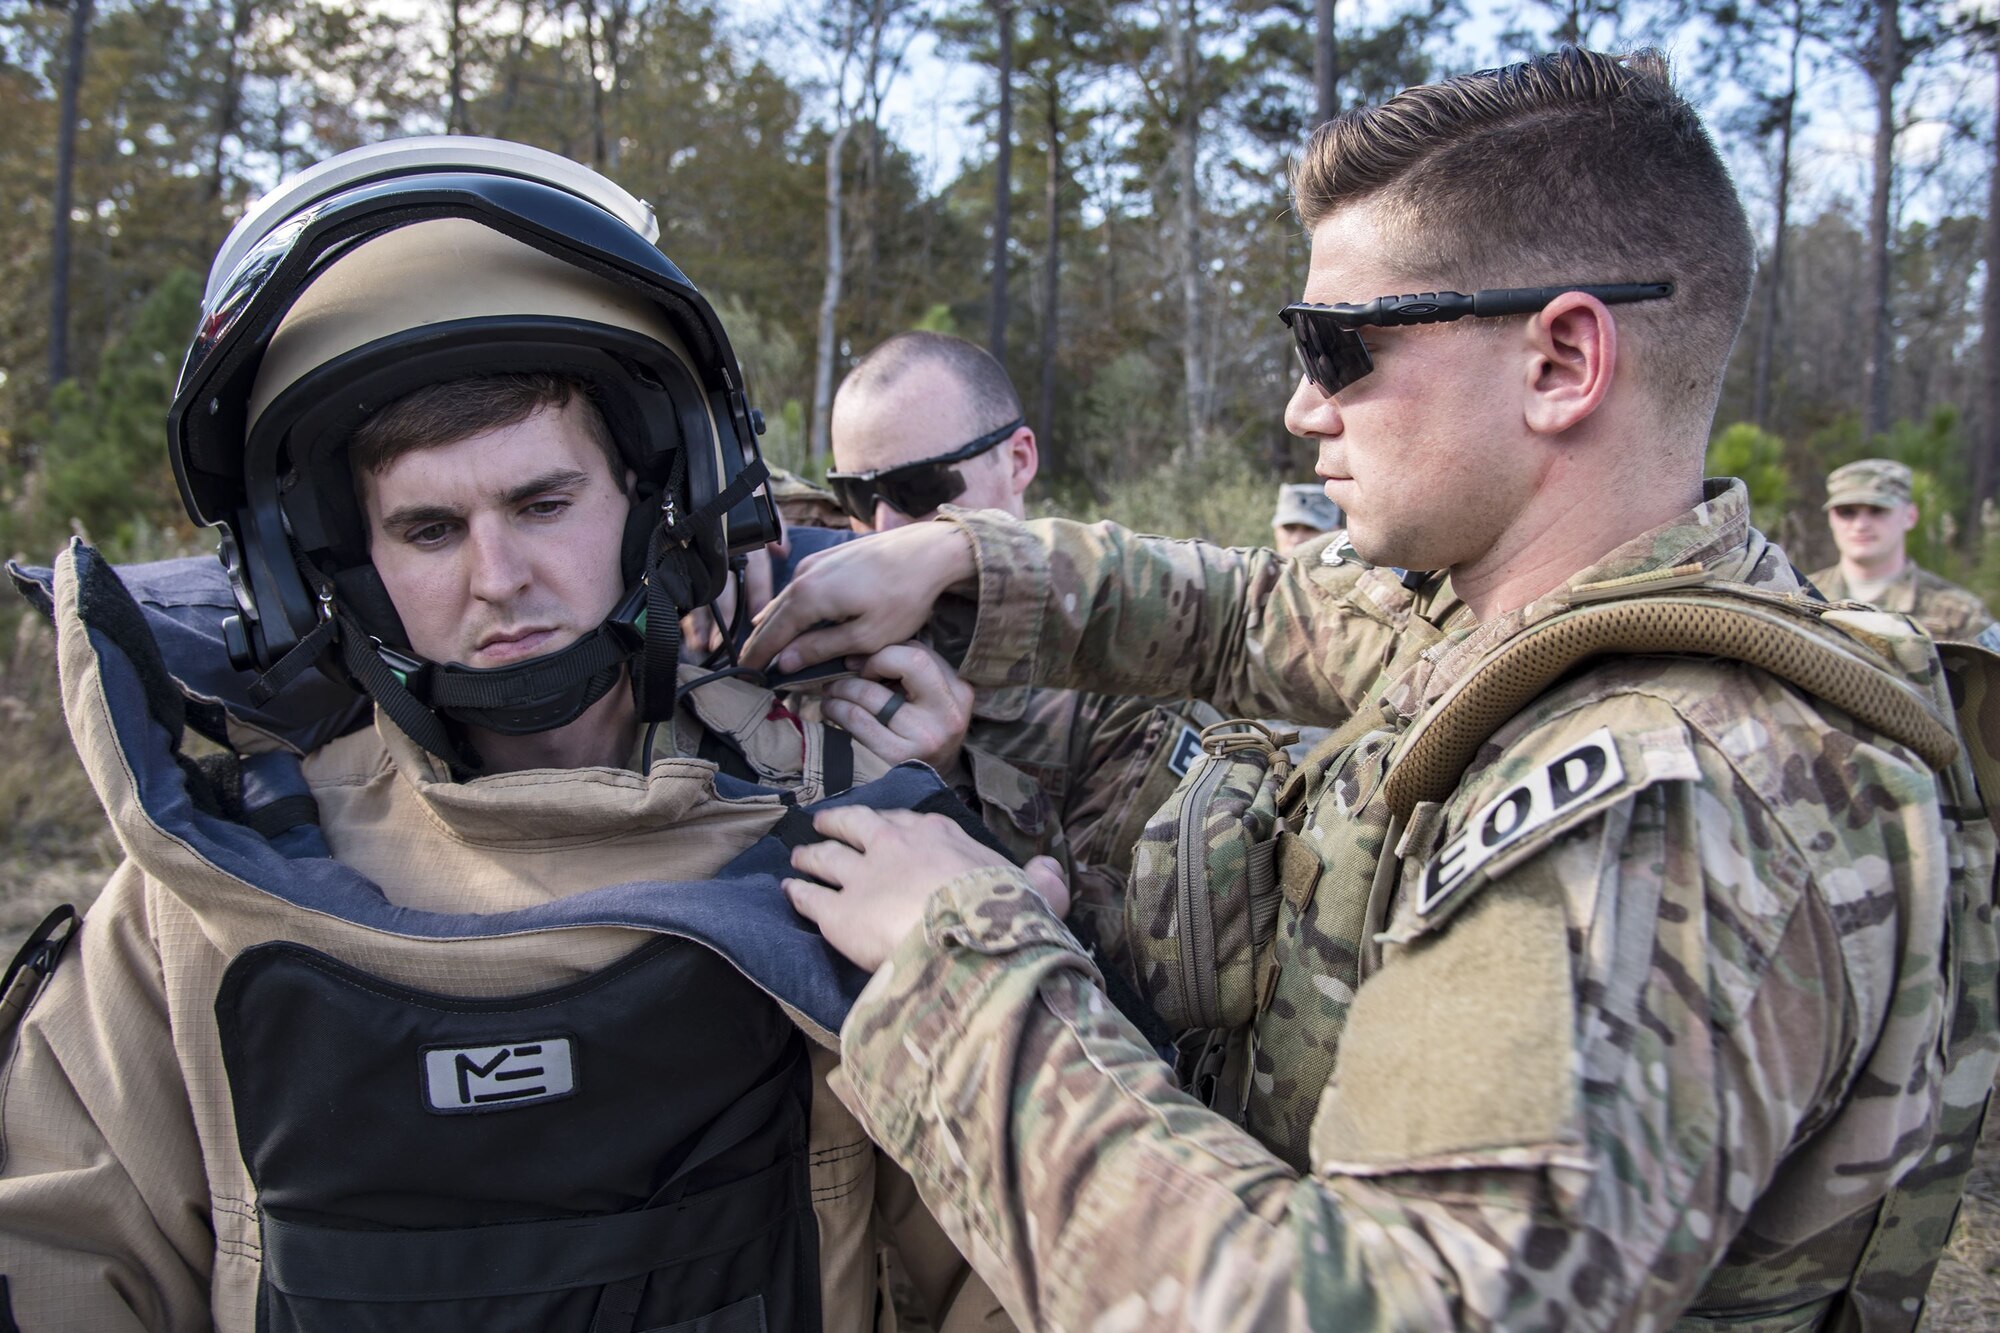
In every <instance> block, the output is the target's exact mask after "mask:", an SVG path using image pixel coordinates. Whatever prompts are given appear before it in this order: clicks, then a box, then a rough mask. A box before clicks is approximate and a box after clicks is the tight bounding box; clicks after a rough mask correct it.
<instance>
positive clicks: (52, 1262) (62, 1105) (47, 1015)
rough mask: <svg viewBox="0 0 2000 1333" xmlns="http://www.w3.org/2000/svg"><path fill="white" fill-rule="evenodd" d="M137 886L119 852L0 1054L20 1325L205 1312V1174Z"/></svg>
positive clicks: (2, 1213)
mask: <svg viewBox="0 0 2000 1333" xmlns="http://www.w3.org/2000/svg"><path fill="white" fill-rule="evenodd" d="M146 895H147V883H146V880H145V877H144V875H143V874H141V872H140V871H139V870H138V869H137V868H136V867H135V866H133V865H131V864H130V863H127V864H126V865H124V866H122V867H120V868H119V870H118V872H117V873H116V874H115V875H113V876H112V879H111V882H110V884H109V885H108V886H107V887H106V889H105V891H104V894H103V896H102V897H101V898H99V899H98V901H97V903H96V905H95V906H94V907H92V908H91V910H90V913H89V915H88V916H87V917H86V918H85V920H84V922H83V925H82V927H81V929H80V931H79V932H78V935H77V938H76V940H75V941H74V942H73V943H72V945H71V949H70V952H69V953H68V955H67V956H65V957H64V959H63V960H62V962H61V964H60V965H59V966H58V967H57V968H56V970H55V972H54V973H53V974H52V975H51V977H50V979H49V982H48V984H47V985H46V986H44V987H43V988H42V992H41V994H40V995H38V996H37V997H36V998H35V1001H34V1004H33V1006H32V1007H31V1008H30V1009H29V1011H28V1013H27V1015H26V1017H25V1018H24V1019H23V1020H22V1024H21V1028H20V1030H19V1033H18V1034H17V1037H16V1040H15V1042H14V1045H13V1047H12V1049H10V1050H9V1051H7V1052H6V1053H5V1063H4V1064H0V1154H4V1156H0V1273H4V1274H5V1275H6V1277H7V1279H8V1285H9V1287H10V1288H11V1294H12V1298H13V1307H14V1308H13V1313H14V1317H15V1319H16V1320H17V1321H19V1323H20V1325H21V1326H22V1327H23V1328H27V1329H34V1330H38V1331H39V1330H44V1329H90V1330H93V1331H109V1330H122V1329H153V1330H180V1329H189V1330H193V1329H200V1328H206V1327H207V1326H208V1324H209V1308H208V1275H209V1272H210V1269H211V1268H212V1266H213V1263H214V1253H215V1238H214V1234H213V1232H212V1230H211V1229H210V1226H209V1207H208V1186H207V1183H206V1178H205V1176H204V1174H203V1171H202V1159H201V1148H200V1145H199V1143H198V1141H197V1139H196V1137H195V1128H194V1116H193V1112H192V1110H191V1109H190V1107H189V1104H188V1096H187V1092H186V1089H185V1086H184V1084H183V1081H182V1078H181V1071H180V1067H179V1064H178V1063H177V1062H176V1060H175V1057H174V1043H173V1036H172V1032H171V1028H170V1024H169V1021H168V1017H167V1006H166V995H165V991H164V988H163V985H162V982H161V972H160V958H159V953H158V951H157V949H156V947H155V945H154V942H153V939H152V935H151V931H150V929H149V925H148V913H147V907H146Z"/></svg>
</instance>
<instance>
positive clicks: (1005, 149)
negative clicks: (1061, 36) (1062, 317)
mask: <svg viewBox="0 0 2000 1333" xmlns="http://www.w3.org/2000/svg"><path fill="white" fill-rule="evenodd" d="M993 8H994V11H995V14H994V21H995V22H996V23H997V24H998V25H999V29H1000V134H999V137H998V138H997V139H996V140H995V141H994V144H993V298H992V303H991V310H990V311H989V312H988V324H987V330H986V348H987V350H988V351H990V352H992V353H993V356H994V359H995V360H998V361H1001V362H1005V361H1006V359H1007V235H1008V232H1009V230H1010V228H1011V224H1012V222H1013V213H1014V6H1013V5H1012V4H1010V3H1008V0H999V3H997V4H995V5H994V7H993Z"/></svg>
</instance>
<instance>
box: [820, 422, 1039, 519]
mask: <svg viewBox="0 0 2000 1333" xmlns="http://www.w3.org/2000/svg"><path fill="white" fill-rule="evenodd" d="M1027 424H1028V423H1027V420H1026V418H1023V417H1015V418H1014V419H1013V420H1012V421H1010V422H1008V423H1007V424H1006V425H1004V426H1002V427H1000V428H999V429H998V430H990V431H988V432H986V434H984V435H982V436H980V437H979V438H978V439H976V440H974V441H973V442H972V443H971V444H967V445H961V446H960V447H958V448H956V449H954V450H952V451H951V452H950V453H948V454H939V455H938V456H937V457H936V458H924V459H919V460H918V461H917V462H914V463H904V464H903V465H901V466H900V467H889V468H882V469H881V470H879V471H876V472H829V473H827V474H826V485H827V489H828V490H830V491H832V492H833V498H834V499H835V500H837V501H839V502H840V508H841V510H842V511H843V512H844V513H845V514H846V515H847V516H848V517H849V518H851V519H854V520H855V521H856V522H860V523H872V522H874V520H875V501H876V499H877V498H878V497H879V498H880V499H882V500H884V501H886V502H887V503H888V505H889V507H890V508H891V509H894V510H896V511H897V512H898V513H902V514H907V515H909V516H910V517H911V518H922V517H923V516H924V515H926V514H928V513H930V512H931V511H933V510H935V509H936V508H937V507H938V506H939V505H941V504H949V503H950V502H951V501H953V500H956V499H957V498H958V497H959V496H961V495H963V494H965V478H964V477H962V476H960V475H959V473H958V469H957V468H956V467H955V466H954V464H957V463H963V462H965V461H966V460H967V459H971V458H977V457H979V455H981V454H983V453H985V452H986V451H987V450H989V449H994V448H997V447H998V446H1000V445H1002V444H1005V443H1006V442H1007V441H1008V440H1009V439H1010V438H1012V436H1013V434H1014V432H1015V431H1017V430H1019V429H1021V427H1023V426H1025V425H1027Z"/></svg>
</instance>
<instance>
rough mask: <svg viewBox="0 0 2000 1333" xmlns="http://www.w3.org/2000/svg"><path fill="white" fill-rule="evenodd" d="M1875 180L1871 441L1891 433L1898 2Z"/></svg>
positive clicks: (1882, 24)
mask: <svg viewBox="0 0 2000 1333" xmlns="http://www.w3.org/2000/svg"><path fill="white" fill-rule="evenodd" d="M1876 2H1877V9H1876V23H1875V54H1874V60H1873V62H1872V65H1873V68H1872V69H1871V70H1870V71H1869V72H1870V73H1871V74H1872V75H1873V76H1874V80H1875V179H1874V189H1873V190H1872V191H1871V193H1870V197H1869V201H1868V287H1867V295H1866V301H1867V304H1866V306H1865V307H1864V311H1865V314H1866V319H1867V322H1868V356H1867V360H1866V362H1865V364H1864V367H1863V370H1862V377H1861V384H1862V393H1861V399H1862V401H1861V410H1862V422H1863V425H1864V427H1865V428H1866V430H1867V433H1868V434H1869V435H1871V436H1874V435H1880V434H1882V433H1883V432H1885V431H1887V430H1888V429H1889V376H1890V371H1891V367H1890V364H1889V354H1890V346H1889V246H1890V236H1889V201H1890V189H1891V187H1892V186H1893V184H1894V179H1895V171H1896V156H1895V154H1896V84H1897V82H1898V80H1899V79H1900V78H1901V76H1902V72H1903V71H1902V64H1903V53H1902V26H1901V15H1900V13H1899V12H1898V9H1897V0H1876Z"/></svg>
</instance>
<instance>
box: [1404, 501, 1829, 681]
mask: <svg viewBox="0 0 2000 1333" xmlns="http://www.w3.org/2000/svg"><path fill="white" fill-rule="evenodd" d="M1694 564H1699V565H1701V566H1702V568H1703V570H1704V572H1705V573H1706V574H1707V575H1708V576H1709V577H1711V578H1714V579H1719V580H1727V581H1732V582H1740V583H1753V584H1758V585H1772V586H1774V587H1778V590H1781V591H1791V590H1795V589H1796V588H1797V586H1798V582H1797V579H1796V577H1795V576H1794V575H1793V574H1792V573H1791V564H1790V561H1788V560H1787V559H1786V558H1785V557H1784V553H1783V552H1782V551H1780V550H1779V549H1778V548H1777V547H1776V546H1774V545H1772V544H1771V543H1769V542H1767V541H1766V540H1765V539H1764V535H1763V534H1762V533H1760V532H1758V531H1757V530H1756V529H1755V528H1753V527H1751V526H1750V492H1749V490H1748V489H1747V488H1746V487H1745V486H1744V485H1743V483H1742V482H1740V481H1738V480H1736V479H1735V478H1733V477H1724V478H1712V479H1710V480H1708V481H1705V482H1703V483H1702V502H1701V503H1700V504H1698V505H1696V506H1695V507H1694V508H1693V509H1690V510H1688V511H1687V512H1686V513H1684V514H1682V515H1681V516H1680V517H1678V518H1676V519H1673V520H1672V521H1670V522H1667V523H1663V524H1661V525H1660V526H1659V527H1657V528H1654V529H1652V530H1651V531H1650V532H1645V533H1642V534H1640V535H1639V536H1637V537H1634V538H1633V539H1632V540H1630V541H1628V542H1625V543H1623V544H1622V545H1620V546H1617V547H1614V548H1613V549H1612V550H1611V551H1610V552H1608V553H1607V554H1606V555H1605V556H1604V557H1603V558H1602V559H1600V560H1598V561H1597V562H1596V563H1595V564H1593V565H1591V566H1589V567H1588V568H1586V569H1583V570H1581V571H1579V572H1577V573H1576V574H1573V575H1571V576H1570V577H1569V578H1568V579H1566V580H1564V582H1563V584H1562V586H1561V587H1558V588H1555V589H1553V590H1551V591H1549V592H1547V593H1545V594H1543V595H1542V596H1540V597H1538V598H1536V599H1535V600H1534V601H1532V602H1530V603H1528V604H1527V605H1526V606H1524V607H1521V608H1519V609H1517V610H1513V611H1509V612H1506V613H1505V614H1503V615H1498V616H1495V617H1494V618H1493V619H1491V620H1487V621H1483V622H1479V623H1476V624H1471V625H1464V626H1460V627H1459V628H1457V629H1455V630H1453V631H1451V632H1450V633H1448V634H1447V635H1445V637H1444V638H1443V639H1442V640H1440V641H1439V642H1438V643H1436V644H1434V645H1433V646H1432V647H1430V648H1428V649H1426V650H1425V651H1424V653H1423V654H1422V655H1421V656H1420V657H1419V658H1418V659H1417V661H1416V662H1415V663H1414V664H1413V665H1412V666H1411V668H1410V669H1409V670H1408V671H1407V672H1405V673H1404V675H1403V676H1402V677H1401V678H1400V679H1399V680H1398V681H1397V682H1396V684H1395V685H1393V686H1392V687H1390V689H1389V690H1388V691H1387V692H1386V693H1385V694H1384V696H1383V697H1384V700H1385V701H1386V702H1388V703H1389V704H1390V705H1392V706H1393V707H1394V708H1395V709H1396V711H1397V712H1399V713H1400V714H1402V715H1403V716H1404V717H1405V718H1408V717H1412V716H1414V715H1415V714H1416V713H1417V712H1418V711H1419V710H1421V709H1422V708H1424V707H1426V706H1428V705H1429V704H1430V703H1431V702H1432V701H1433V700H1435V699H1437V698H1438V697H1439V696H1440V695H1442V694H1443V693H1444V692H1445V691H1446V690H1448V689H1450V688H1451V687H1452V685H1454V684H1455V683H1457V681H1458V680H1459V679H1460V678H1461V677H1463V676H1464V675H1465V673H1466V672H1467V671H1469V670H1471V669H1472V667H1473V666H1474V665H1475V664H1476V663H1478V662H1479V661H1480V660H1481V659H1482V658H1484V657H1486V656H1487V654H1489V653H1491V652H1492V651H1493V650H1494V649H1496V648H1498V647H1499V646H1500V645H1501V644H1503V643H1505V642H1506V641H1507V640H1508V639H1511V638H1513V637H1514V636H1515V635H1516V634H1519V633H1520V632H1521V631H1522V630H1524V629H1526V628H1527V627H1528V626H1530V625H1534V624H1537V623H1539V622H1541V621H1543V620H1546V619H1548V618H1549V617H1550V616H1552V615H1555V614H1557V613H1558V612H1561V611H1565V610H1568V609H1569V606H1570V596H1569V595H1570V593H1571V591H1572V590H1573V589H1576V588H1579V587H1582V586H1583V585H1585V584H1591V583H1603V582H1608V581H1609V580H1612V579H1623V578H1631V577H1632V576H1633V575H1636V574H1647V573H1651V572H1653V571H1654V570H1662V569H1675V568H1678V567H1680V566H1682V565H1694ZM1779 585H1782V586H1779Z"/></svg>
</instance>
